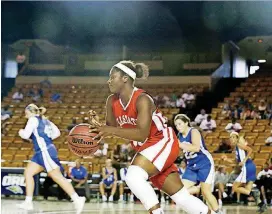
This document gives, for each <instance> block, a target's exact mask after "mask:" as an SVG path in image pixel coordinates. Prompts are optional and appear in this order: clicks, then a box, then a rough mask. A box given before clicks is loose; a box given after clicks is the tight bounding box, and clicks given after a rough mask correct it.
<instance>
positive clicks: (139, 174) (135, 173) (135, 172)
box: [125, 165, 148, 186]
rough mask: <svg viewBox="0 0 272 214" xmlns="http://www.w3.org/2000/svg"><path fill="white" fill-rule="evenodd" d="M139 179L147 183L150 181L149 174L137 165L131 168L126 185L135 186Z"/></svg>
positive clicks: (129, 168)
mask: <svg viewBox="0 0 272 214" xmlns="http://www.w3.org/2000/svg"><path fill="white" fill-rule="evenodd" d="M139 179H141V180H145V181H147V179H148V174H147V172H146V171H145V170H143V169H142V168H141V167H139V166H135V165H132V166H129V167H128V171H127V174H126V178H125V181H126V184H127V185H128V186H129V185H131V184H135V183H137V182H138V180H139Z"/></svg>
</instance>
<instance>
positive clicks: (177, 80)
mask: <svg viewBox="0 0 272 214" xmlns="http://www.w3.org/2000/svg"><path fill="white" fill-rule="evenodd" d="M45 78H46V77H45V76H18V77H17V78H16V84H33V83H39V82H41V81H42V80H44V79H45ZM48 78H49V80H50V81H51V83H52V84H107V80H108V77H88V76H87V77H78V76H69V77H59V76H50V77H48ZM137 83H138V84H141V85H143V84H185V85H189V84H203V85H207V86H209V87H210V86H211V77H210V76H164V77H161V76H153V77H149V78H148V79H147V80H136V84H137Z"/></svg>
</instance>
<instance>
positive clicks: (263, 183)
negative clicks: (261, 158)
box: [255, 163, 272, 205]
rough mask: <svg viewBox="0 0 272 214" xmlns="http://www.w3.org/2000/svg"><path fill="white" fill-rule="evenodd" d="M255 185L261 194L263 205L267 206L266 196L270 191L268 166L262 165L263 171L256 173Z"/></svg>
mask: <svg viewBox="0 0 272 214" xmlns="http://www.w3.org/2000/svg"><path fill="white" fill-rule="evenodd" d="M255 183H256V185H257V187H258V189H259V190H260V191H261V193H262V198H263V203H265V204H266V205H267V196H266V195H267V192H268V190H270V191H271V190H272V170H270V169H269V164H267V163H266V164H264V166H263V170H262V171H260V172H259V173H258V175H257V180H256V181H255ZM271 204H272V203H271Z"/></svg>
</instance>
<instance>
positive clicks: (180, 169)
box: [178, 167, 186, 179]
mask: <svg viewBox="0 0 272 214" xmlns="http://www.w3.org/2000/svg"><path fill="white" fill-rule="evenodd" d="M185 170H186V168H185V169H183V168H181V167H178V173H179V177H180V179H182V176H183V174H184V172H185Z"/></svg>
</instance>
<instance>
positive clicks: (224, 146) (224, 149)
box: [214, 139, 232, 153]
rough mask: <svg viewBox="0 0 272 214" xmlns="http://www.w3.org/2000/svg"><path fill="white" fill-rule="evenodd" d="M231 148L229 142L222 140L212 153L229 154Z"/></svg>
mask: <svg viewBox="0 0 272 214" xmlns="http://www.w3.org/2000/svg"><path fill="white" fill-rule="evenodd" d="M231 152H232V148H231V145H230V142H229V141H227V140H224V139H222V141H221V143H220V145H219V147H218V149H217V150H216V151H214V153H231Z"/></svg>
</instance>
